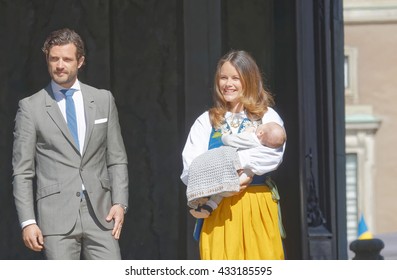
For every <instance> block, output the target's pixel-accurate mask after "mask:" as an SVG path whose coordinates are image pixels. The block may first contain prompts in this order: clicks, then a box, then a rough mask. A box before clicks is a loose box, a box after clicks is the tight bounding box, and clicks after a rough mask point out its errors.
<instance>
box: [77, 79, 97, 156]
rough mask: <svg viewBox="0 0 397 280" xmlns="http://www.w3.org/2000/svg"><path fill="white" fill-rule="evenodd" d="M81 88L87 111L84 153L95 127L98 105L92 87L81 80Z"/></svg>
mask: <svg viewBox="0 0 397 280" xmlns="http://www.w3.org/2000/svg"><path fill="white" fill-rule="evenodd" d="M80 88H81V93H82V94H83V100H84V111H85V119H86V132H85V141H84V148H83V153H82V154H83V155H84V153H85V151H86V149H87V146H88V143H89V141H90V137H91V134H92V130H93V129H94V122H95V111H96V106H95V102H94V97H93V95H92V92H91V90H90V88H89V87H87V86H86V85H85V84H83V83H81V82H80Z"/></svg>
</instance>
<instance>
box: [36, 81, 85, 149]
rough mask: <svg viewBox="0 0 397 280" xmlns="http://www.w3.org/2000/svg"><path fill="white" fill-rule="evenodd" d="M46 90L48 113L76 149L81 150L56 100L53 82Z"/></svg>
mask: <svg viewBox="0 0 397 280" xmlns="http://www.w3.org/2000/svg"><path fill="white" fill-rule="evenodd" d="M44 90H45V91H46V96H45V106H46V110H47V113H48V115H49V116H50V118H51V119H52V120H53V121H54V123H55V124H56V125H57V126H58V128H59V129H60V130H61V132H62V134H63V135H64V136H65V138H66V139H68V141H69V142H70V144H71V145H73V147H74V148H75V150H76V151H77V152H79V151H78V149H77V147H76V145H75V143H74V139H73V136H72V134H71V133H70V131H69V128H68V125H67V124H66V121H65V119H64V117H63V116H62V113H61V110H59V106H58V103H57V102H56V101H55V98H54V93H53V91H52V88H51V84H49V85H48V86H47V87H46V88H45V89H44Z"/></svg>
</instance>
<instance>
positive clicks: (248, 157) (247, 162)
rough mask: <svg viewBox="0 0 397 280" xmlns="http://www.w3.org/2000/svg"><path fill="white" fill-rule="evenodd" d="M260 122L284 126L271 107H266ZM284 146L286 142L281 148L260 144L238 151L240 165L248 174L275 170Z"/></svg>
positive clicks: (281, 158)
mask: <svg viewBox="0 0 397 280" xmlns="http://www.w3.org/2000/svg"><path fill="white" fill-rule="evenodd" d="M262 122H263V123H268V122H276V123H278V124H279V125H281V126H283V127H284V123H283V120H282V119H281V118H280V116H279V115H278V114H277V112H276V111H274V109H272V108H269V109H268V111H267V112H266V114H265V115H264V116H263V118H262ZM285 146H286V143H284V145H283V146H282V147H281V148H277V149H273V148H269V147H265V146H263V145H260V146H258V147H255V148H252V149H247V150H241V151H238V155H239V159H240V162H241V165H242V166H243V168H244V169H245V172H247V174H248V175H250V171H251V172H252V173H253V174H256V175H262V174H265V173H268V172H271V171H273V170H276V169H277V168H278V166H279V165H280V164H281V162H282V160H283V155H284V150H285Z"/></svg>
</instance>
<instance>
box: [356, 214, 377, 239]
mask: <svg viewBox="0 0 397 280" xmlns="http://www.w3.org/2000/svg"><path fill="white" fill-rule="evenodd" d="M357 236H358V239H372V238H373V236H372V233H371V232H370V231H369V230H368V227H367V224H366V223H365V219H364V215H363V214H361V218H360V222H359V223H358V230H357Z"/></svg>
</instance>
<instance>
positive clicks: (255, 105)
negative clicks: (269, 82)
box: [209, 50, 274, 128]
mask: <svg viewBox="0 0 397 280" xmlns="http://www.w3.org/2000/svg"><path fill="white" fill-rule="evenodd" d="M225 62H229V63H230V64H231V65H232V66H233V67H234V68H236V70H237V72H238V73H239V75H240V80H241V84H242V90H243V94H242V97H241V100H240V102H241V104H242V105H243V107H244V110H245V111H246V114H247V116H248V118H249V119H250V120H258V119H261V118H262V117H263V115H264V114H265V113H266V111H267V108H268V107H271V106H273V105H274V100H273V97H272V95H271V94H270V92H268V91H267V90H265V88H264V86H263V79H262V75H261V72H260V71H259V67H258V65H257V64H256V62H255V60H254V59H253V58H252V57H251V55H249V54H248V53H247V52H246V51H241V50H240V51H231V52H229V53H227V54H226V55H224V56H223V57H222V58H221V59H220V60H219V62H218V65H217V68H216V73H215V79H214V93H213V98H214V106H213V107H212V108H211V109H210V110H209V115H210V120H211V124H212V126H213V127H215V128H219V127H220V126H221V125H222V124H223V123H224V116H225V113H226V112H227V111H229V110H230V108H229V106H230V105H229V104H228V103H227V102H226V100H225V98H224V97H223V94H222V92H221V90H220V88H219V78H220V72H221V67H222V65H223V64H224V63H225Z"/></svg>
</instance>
